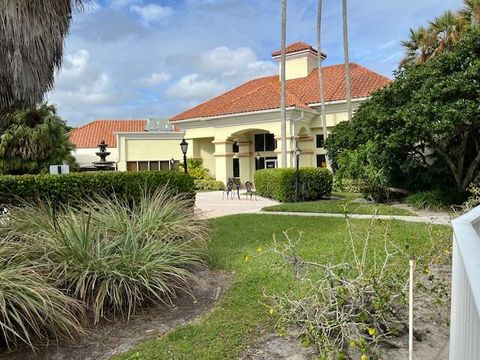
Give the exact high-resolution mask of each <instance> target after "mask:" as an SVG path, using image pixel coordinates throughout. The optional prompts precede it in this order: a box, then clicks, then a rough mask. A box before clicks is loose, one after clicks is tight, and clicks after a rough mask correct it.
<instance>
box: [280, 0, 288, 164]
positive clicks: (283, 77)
mask: <svg viewBox="0 0 480 360" xmlns="http://www.w3.org/2000/svg"><path fill="white" fill-rule="evenodd" d="M281 43H282V50H281V60H280V62H281V65H280V82H281V95H280V117H281V136H282V167H287V109H286V70H285V67H286V66H285V65H286V52H285V48H286V43H287V0H282V39H281Z"/></svg>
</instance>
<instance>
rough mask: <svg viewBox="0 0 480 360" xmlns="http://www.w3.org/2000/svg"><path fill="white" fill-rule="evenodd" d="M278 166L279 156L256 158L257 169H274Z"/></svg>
mask: <svg viewBox="0 0 480 360" xmlns="http://www.w3.org/2000/svg"><path fill="white" fill-rule="evenodd" d="M276 167H277V157H276V156H267V157H261V158H260V159H258V160H257V159H256V158H255V170H262V169H273V168H276Z"/></svg>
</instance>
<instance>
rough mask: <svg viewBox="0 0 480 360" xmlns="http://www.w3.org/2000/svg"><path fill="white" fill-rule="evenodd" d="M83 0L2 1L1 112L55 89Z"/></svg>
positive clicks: (0, 38) (0, 37)
mask: <svg viewBox="0 0 480 360" xmlns="http://www.w3.org/2000/svg"><path fill="white" fill-rule="evenodd" d="M81 5H82V0H29V1H19V0H2V1H0V18H1V20H0V112H1V110H2V109H3V111H4V110H5V109H9V108H12V107H19V106H34V105H35V104H36V103H38V102H40V101H42V99H43V96H44V94H45V93H46V92H47V91H48V90H50V89H52V87H53V80H54V70H55V68H59V67H60V65H61V61H62V55H63V41H64V38H65V36H66V35H67V33H68V30H69V27H70V20H71V17H72V12H73V10H74V8H75V7H76V8H80V7H81Z"/></svg>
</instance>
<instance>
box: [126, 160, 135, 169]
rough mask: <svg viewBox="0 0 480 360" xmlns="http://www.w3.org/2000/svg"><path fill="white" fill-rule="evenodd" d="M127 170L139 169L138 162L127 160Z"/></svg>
mask: <svg viewBox="0 0 480 360" xmlns="http://www.w3.org/2000/svg"><path fill="white" fill-rule="evenodd" d="M127 171H137V162H136V161H127Z"/></svg>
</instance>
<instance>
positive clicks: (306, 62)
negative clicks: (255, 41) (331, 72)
mask: <svg viewBox="0 0 480 360" xmlns="http://www.w3.org/2000/svg"><path fill="white" fill-rule="evenodd" d="M285 53H286V61H285V63H286V64H285V73H286V79H287V80H290V79H298V78H302V77H306V76H308V75H309V74H310V73H311V72H312V70H314V69H316V68H317V67H318V66H317V50H315V49H314V48H313V47H312V46H311V45H308V44H306V43H304V42H296V43H294V44H291V45H289V46H287V48H286V49H285ZM272 57H273V58H274V59H275V60H277V61H278V70H279V74H280V71H281V66H282V64H281V60H282V53H281V50H277V51H274V52H273V53H272ZM326 58H327V55H326V54H324V53H322V60H325V59H326Z"/></svg>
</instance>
